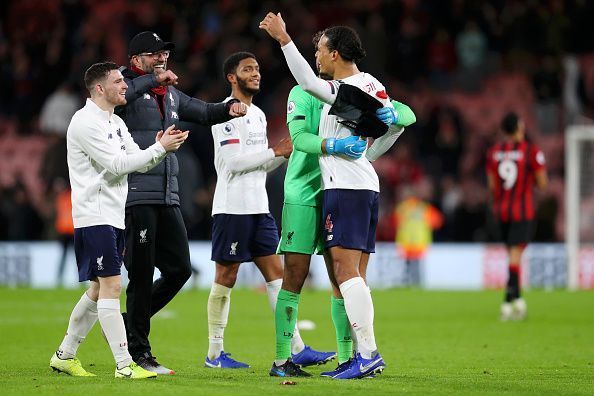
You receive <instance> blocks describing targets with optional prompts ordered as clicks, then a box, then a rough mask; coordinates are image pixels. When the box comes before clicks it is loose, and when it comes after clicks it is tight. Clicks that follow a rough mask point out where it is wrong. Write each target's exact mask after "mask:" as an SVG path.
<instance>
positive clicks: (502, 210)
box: [487, 112, 547, 321]
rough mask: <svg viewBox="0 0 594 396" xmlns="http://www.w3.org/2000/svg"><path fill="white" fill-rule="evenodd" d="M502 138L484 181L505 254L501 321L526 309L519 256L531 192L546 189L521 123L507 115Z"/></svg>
mask: <svg viewBox="0 0 594 396" xmlns="http://www.w3.org/2000/svg"><path fill="white" fill-rule="evenodd" d="M501 129H502V130H503V132H504V134H505V138H504V139H503V140H502V141H500V142H499V143H496V144H495V145H494V146H492V147H491V148H490V149H489V151H488V153H487V180H488V184H489V190H490V192H491V194H492V197H493V212H494V214H495V217H496V219H497V220H498V222H499V229H500V234H501V235H500V236H501V238H502V240H503V243H505V245H506V246H507V250H508V259H509V266H508V274H509V275H508V281H507V286H506V289H505V298H504V302H503V304H502V305H501V320H503V321H508V320H522V319H524V318H525V317H526V313H527V305H526V301H525V300H524V299H523V298H522V296H521V279H520V275H521V270H520V265H521V261H522V253H523V252H524V249H525V248H526V245H527V244H528V243H529V242H530V241H531V240H532V237H533V235H534V216H535V208H534V201H533V189H534V187H535V186H537V187H538V188H539V189H540V190H541V191H544V190H545V189H546V186H547V173H546V168H545V157H544V154H543V152H542V151H541V150H540V149H539V148H538V146H537V145H535V144H534V143H532V142H530V141H528V140H527V139H526V136H525V134H526V131H525V126H524V121H523V120H522V119H521V118H520V117H518V115H517V114H516V113H513V112H512V113H508V114H507V115H506V116H505V117H504V118H503V120H502V122H501Z"/></svg>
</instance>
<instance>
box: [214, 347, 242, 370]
mask: <svg viewBox="0 0 594 396" xmlns="http://www.w3.org/2000/svg"><path fill="white" fill-rule="evenodd" d="M229 356H231V354H230V353H225V352H224V351H223V352H221V354H220V355H219V357H218V358H216V359H213V360H210V359H209V358H208V356H207V357H206V360H204V367H208V368H221V369H240V368H248V367H250V365H249V364H246V363H242V362H238V361H237V360H235V359H232V358H230V357H229Z"/></svg>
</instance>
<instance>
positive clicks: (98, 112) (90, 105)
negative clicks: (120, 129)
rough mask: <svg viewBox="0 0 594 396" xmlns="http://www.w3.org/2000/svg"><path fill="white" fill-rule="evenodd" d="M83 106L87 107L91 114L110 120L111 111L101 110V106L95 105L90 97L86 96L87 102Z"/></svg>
mask: <svg viewBox="0 0 594 396" xmlns="http://www.w3.org/2000/svg"><path fill="white" fill-rule="evenodd" d="M85 107H86V108H87V109H89V110H90V111H91V112H92V113H93V114H96V115H97V116H98V117H99V118H101V119H102V120H105V121H111V116H112V114H113V113H110V112H109V111H105V110H102V109H101V107H99V106H97V103H95V102H93V101H92V100H91V98H87V104H86V105H85Z"/></svg>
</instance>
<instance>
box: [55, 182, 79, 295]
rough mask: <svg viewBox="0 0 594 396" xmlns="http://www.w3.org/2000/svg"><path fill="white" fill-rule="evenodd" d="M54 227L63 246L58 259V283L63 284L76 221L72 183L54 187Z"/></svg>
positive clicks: (58, 184) (62, 183) (59, 184)
mask: <svg viewBox="0 0 594 396" xmlns="http://www.w3.org/2000/svg"><path fill="white" fill-rule="evenodd" d="M54 191H55V197H54V215H55V219H54V227H55V229H56V233H57V234H58V241H59V242H60V246H61V247H62V254H61V255H60V259H59V261H58V273H57V275H56V283H57V284H58V285H59V286H62V285H63V283H64V269H65V268H66V257H67V256H68V251H69V250H70V246H72V243H73V241H74V223H73V222H72V197H71V194H72V191H71V190H70V185H68V184H67V183H65V182H64V181H62V182H61V183H56V186H55V187H54Z"/></svg>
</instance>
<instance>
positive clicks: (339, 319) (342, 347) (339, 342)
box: [330, 296, 353, 363]
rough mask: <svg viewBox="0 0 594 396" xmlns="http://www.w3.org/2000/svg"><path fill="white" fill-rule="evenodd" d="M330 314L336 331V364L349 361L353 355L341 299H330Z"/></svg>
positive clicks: (346, 318)
mask: <svg viewBox="0 0 594 396" xmlns="http://www.w3.org/2000/svg"><path fill="white" fill-rule="evenodd" d="M331 302H332V303H331V305H330V312H331V314H332V322H333V323H334V328H335V329H336V347H337V348H338V363H343V362H346V361H347V360H349V359H350V358H351V357H352V355H353V341H352V339H351V324H350V322H349V318H348V316H347V313H346V309H345V308H344V300H343V299H342V298H336V297H334V296H332V297H331Z"/></svg>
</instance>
